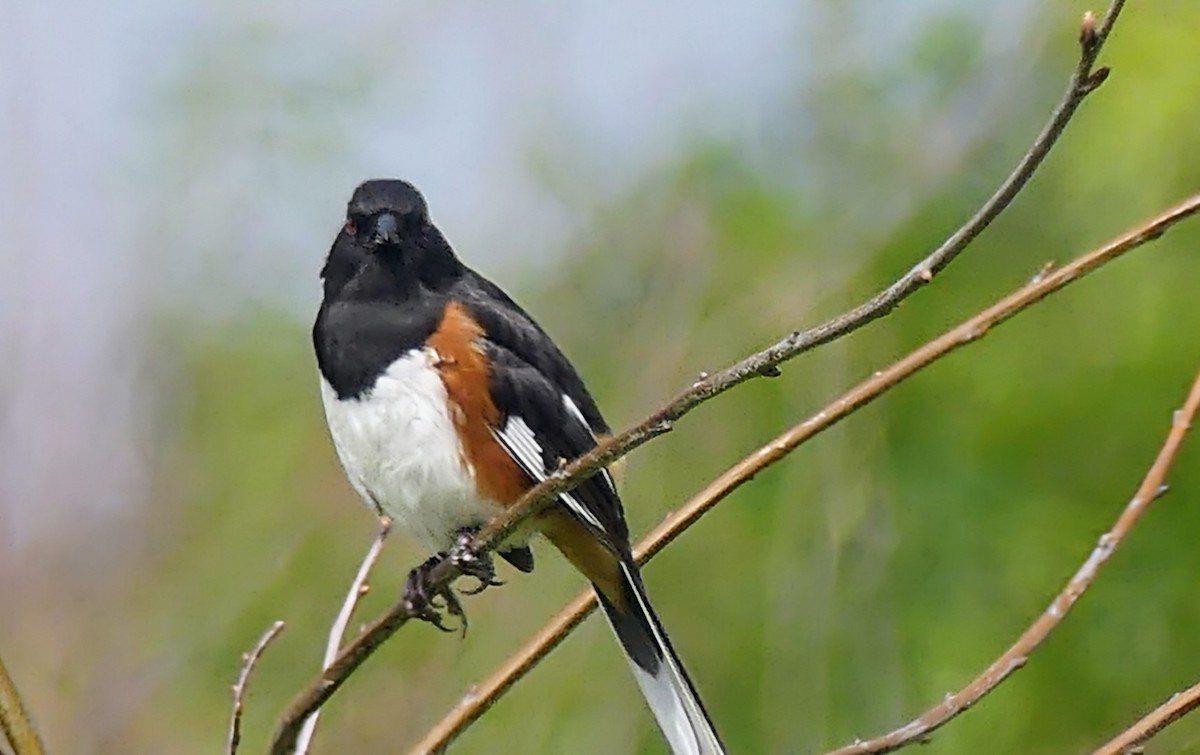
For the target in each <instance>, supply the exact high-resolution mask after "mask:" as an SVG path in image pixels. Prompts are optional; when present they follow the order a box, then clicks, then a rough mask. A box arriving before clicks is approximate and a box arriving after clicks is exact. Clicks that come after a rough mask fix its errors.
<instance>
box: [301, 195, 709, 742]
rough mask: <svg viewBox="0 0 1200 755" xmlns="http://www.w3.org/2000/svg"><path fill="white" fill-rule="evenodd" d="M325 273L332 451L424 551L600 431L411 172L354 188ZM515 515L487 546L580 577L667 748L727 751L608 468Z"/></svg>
mask: <svg viewBox="0 0 1200 755" xmlns="http://www.w3.org/2000/svg"><path fill="white" fill-rule="evenodd" d="M321 277H322V278H323V279H324V300H323V301H322V302H321V309H320V312H319V313H318V314H317V320H316V324H315V325H314V326H313V344H314V346H315V347H316V353H317V363H318V365H319V366H320V370H321V378H322V380H321V396H322V399H323V400H324V404H325V416H326V419H327V420H328V422H329V430H330V433H331V434H332V436H333V443H334V446H335V447H336V448H337V454H338V457H339V458H340V459H341V462H342V466H343V467H344V468H345V470H346V475H347V477H349V479H350V484H351V485H353V486H354V489H355V490H356V491H358V494H359V495H360V496H362V498H363V500H364V501H365V502H366V503H367V504H368V505H369V506H370V507H371V508H372V509H374V510H375V511H376V512H377V513H379V514H381V515H386V516H388V517H390V518H391V519H392V520H393V521H394V522H395V523H396V524H397V525H399V526H400V527H401V528H402V529H404V530H406V531H407V532H409V533H410V534H412V535H413V536H414V537H416V538H417V539H418V540H420V541H421V542H422V543H423V544H424V545H426V546H428V547H430V548H431V549H433V550H434V551H438V552H447V551H449V550H451V549H452V548H453V546H454V545H455V544H456V542H458V541H459V539H460V538H462V537H463V536H464V533H470V532H472V531H475V530H477V529H478V528H479V527H481V526H482V525H484V524H486V523H487V522H488V521H489V520H490V519H492V518H493V517H494V516H495V515H496V514H497V513H499V512H500V511H502V510H503V509H504V508H505V507H508V506H511V505H512V504H513V503H515V502H516V501H517V500H518V499H519V498H520V497H521V495H522V494H523V493H524V492H525V491H527V490H528V489H529V488H531V487H532V486H533V485H534V484H536V483H538V482H540V481H541V480H544V479H545V478H546V477H547V476H548V475H550V474H551V473H553V472H554V471H555V470H557V469H558V468H559V466H560V465H561V464H563V463H564V462H566V461H570V460H572V459H575V458H576V457H578V456H580V455H581V454H583V453H586V452H587V451H588V450H590V449H591V448H593V447H594V446H595V445H596V438H597V436H600V435H604V434H607V433H609V432H610V430H609V427H608V424H607V423H606V422H605V421H604V418H603V417H602V416H601V414H600V410H599V409H598V408H597V407H596V402H595V401H594V400H593V399H592V397H591V395H590V394H589V393H588V391H587V388H585V387H584V385H583V381H582V380H581V379H580V378H579V375H578V373H577V372H576V371H575V368H574V367H573V366H572V365H571V363H570V362H569V361H568V360H567V358H566V357H565V356H564V355H563V353H562V351H561V350H559V348H558V346H556V345H555V343H554V341H552V340H551V339H550V337H549V336H548V335H546V333H545V331H543V330H542V329H541V327H539V326H538V324H537V323H536V322H534V321H533V318H531V317H530V316H529V315H528V314H527V313H526V312H525V310H523V309H521V307H519V306H518V305H517V304H516V303H515V302H513V300H512V299H510V298H509V297H508V296H507V295H506V294H505V293H504V292H503V291H501V290H500V288H499V287H497V286H496V285H495V284H494V283H492V282H491V281H489V280H487V279H486V278H484V277H483V276H481V275H479V274H478V273H476V272H475V271H474V270H472V269H470V268H469V267H467V266H466V265H464V264H463V263H462V262H461V261H459V259H458V257H457V256H455V254H454V250H453V249H451V248H450V244H449V243H448V242H447V241H446V239H445V237H444V236H442V234H441V232H440V231H439V230H438V229H437V227H435V226H434V225H433V223H432V222H431V221H430V219H429V212H428V209H427V207H426V204H425V199H424V198H423V197H422V196H421V194H420V193H419V192H418V191H417V190H416V189H415V188H413V186H412V185H411V184H408V183H406V182H404V181H398V180H375V181H367V182H366V183H364V184H362V185H361V186H359V187H358V189H356V190H355V192H354V195H353V197H351V199H350V204H349V207H348V209H347V216H346V224H345V226H344V227H343V228H342V229H341V231H340V232H339V233H338V235H337V238H336V239H334V242H333V247H332V248H331V249H330V251H329V256H328V258H327V259H326V261H325V267H324V268H323V269H322V271H321ZM527 521H528V525H527V526H526V527H525V528H524V529H523V530H522V531H520V532H518V533H517V534H516V535H514V536H512V537H511V538H509V540H508V541H507V542H506V543H505V544H504V545H503V546H502V547H501V548H500V549H499V553H500V555H501V556H502V557H503V558H505V560H507V561H509V562H510V563H511V564H513V565H514V566H515V567H516V568H518V569H520V570H521V571H525V572H528V571H531V570H532V569H533V554H532V553H531V551H530V550H529V546H528V543H529V540H530V537H531V536H532V535H533V534H535V533H541V534H542V535H544V536H545V537H546V538H547V539H548V540H549V541H550V542H551V543H553V544H554V546H555V547H557V548H558V550H560V551H561V552H562V553H563V555H564V556H566V557H567V559H568V560H569V561H570V562H571V563H572V564H574V566H575V567H576V568H577V569H578V570H579V571H580V572H582V573H583V575H584V576H585V577H587V578H588V580H590V581H591V583H592V585H593V586H594V588H595V590H596V595H597V596H598V597H599V599H600V604H601V606H603V608H604V612H605V614H606V615H607V616H608V620H609V622H610V623H611V624H612V627H613V629H614V630H615V632H616V635H617V637H618V639H619V640H620V642H621V646H622V647H623V648H624V650H625V652H626V654H627V655H628V657H629V660H630V663H631V665H632V667H633V671H634V676H635V678H636V679H637V682H638V685H639V686H640V687H641V689H642V692H643V694H644V695H645V697H646V701H647V703H648V704H649V706H650V709H651V710H652V711H653V713H654V717H655V718H656V719H657V721H658V725H659V727H660V728H661V729H662V731H663V734H664V735H665V736H666V739H667V740H668V742H669V743H670V745H671V749H672V750H673V751H674V752H675V753H703V754H704V755H709V754H711V753H721V752H723V748H722V745H721V741H720V739H719V737H718V736H717V733H716V730H715V729H714V728H713V725H712V723H711V722H710V721H709V718H708V715H707V714H706V713H705V710H704V706H703V705H702V704H701V702H700V699H699V697H698V696H697V695H696V690H695V688H694V687H693V686H692V683H691V681H690V680H689V679H688V675H687V672H686V671H684V668H683V664H682V663H681V662H680V661H679V658H678V657H677V656H676V654H675V652H674V650H673V649H672V648H671V643H670V641H669V640H668V639H667V635H666V632H665V631H663V628H662V624H661V623H660V622H659V620H658V617H657V616H656V615H655V613H654V609H652V608H651V607H650V601H649V599H648V598H647V597H646V591H645V588H644V586H643V585H642V579H641V576H640V575H639V573H638V568H637V565H636V564H635V563H634V561H633V557H632V555H631V553H630V546H629V530H628V527H627V525H626V524H625V516H624V513H623V512H622V509H621V499H620V497H619V496H618V494H617V489H616V485H615V484H614V482H613V478H612V476H611V475H610V474H609V473H608V471H607V470H601V471H600V472H598V473H596V474H595V475H593V476H592V477H590V478H589V479H587V480H585V481H584V482H582V483H581V484H580V485H579V486H578V487H576V488H575V489H573V490H572V491H571V492H569V493H564V494H563V495H561V496H559V498H558V500H557V501H556V502H555V503H554V505H552V506H550V507H549V508H547V509H545V510H544V511H543V512H542V513H540V514H538V515H536V516H535V517H532V518H531V519H529V520H527ZM485 579H486V576H485Z"/></svg>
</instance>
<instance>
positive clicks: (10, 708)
mask: <svg viewBox="0 0 1200 755" xmlns="http://www.w3.org/2000/svg"><path fill="white" fill-rule="evenodd" d="M0 731H3V732H4V736H5V737H7V738H8V741H9V744H11V745H12V747H13V755H42V753H43V752H45V748H43V747H42V740H41V739H39V738H38V733H37V729H35V728H34V726H33V719H32V718H30V717H29V712H28V711H27V710H25V703H24V702H23V701H22V700H21V693H20V692H18V691H17V685H16V683H15V682H13V680H12V677H11V676H9V675H8V669H7V668H5V667H4V659H3V658H0Z"/></svg>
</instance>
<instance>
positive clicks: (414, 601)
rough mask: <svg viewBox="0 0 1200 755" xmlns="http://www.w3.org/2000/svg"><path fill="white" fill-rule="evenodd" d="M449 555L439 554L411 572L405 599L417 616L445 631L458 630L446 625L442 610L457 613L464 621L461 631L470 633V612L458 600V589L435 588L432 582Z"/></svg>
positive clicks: (451, 613)
mask: <svg viewBox="0 0 1200 755" xmlns="http://www.w3.org/2000/svg"><path fill="white" fill-rule="evenodd" d="M446 558H448V556H447V554H445V553H439V554H437V555H436V556H433V557H431V558H429V559H427V560H426V561H425V563H423V564H421V565H420V566H418V567H417V568H415V569H413V570H412V571H411V572H409V574H408V580H407V582H406V583H405V585H404V597H403V598H402V600H403V602H404V607H405V609H407V610H408V612H409V614H410V615H411V616H412V617H413V618H415V619H420V620H422V621H428V622H429V623H430V624H433V625H434V626H435V627H437V628H438V629H440V630H442V631H443V632H453V631H454V629H452V628H451V627H449V626H447V625H446V622H445V621H444V620H443V618H442V611H446V612H447V613H449V614H450V615H451V616H456V617H457V618H458V619H459V621H460V622H461V623H462V628H461V631H462V633H463V635H464V636H466V633H467V614H466V612H465V611H464V610H463V607H462V603H460V602H459V601H458V596H456V595H455V594H454V589H453V588H451V587H450V586H449V585H446V586H445V587H442V588H439V589H433V587H432V586H431V585H430V584H429V576H430V574H431V573H432V572H433V570H434V569H435V568H437V566H438V565H439V564H441V563H442V561H443V560H445V559H446ZM439 599H440V600H441V603H442V605H440V606H439V605H438V601H439Z"/></svg>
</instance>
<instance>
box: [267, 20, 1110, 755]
mask: <svg viewBox="0 0 1200 755" xmlns="http://www.w3.org/2000/svg"><path fill="white" fill-rule="evenodd" d="M1123 6H1124V0H1113V2H1112V4H1111V5H1110V6H1109V9H1108V12H1107V13H1106V14H1105V17H1104V20H1103V22H1101V23H1100V24H1099V25H1097V23H1096V21H1095V18H1094V17H1093V16H1091V15H1090V14H1088V15H1086V16H1085V17H1084V21H1083V23H1082V25H1081V30H1080V57H1079V61H1078V63H1077V65H1076V68H1075V70H1074V72H1073V73H1072V75H1071V78H1070V81H1069V82H1068V86H1067V91H1066V93H1065V94H1064V96H1063V98H1062V100H1061V101H1060V102H1059V103H1058V105H1057V106H1056V107H1055V108H1054V111H1053V112H1052V113H1051V117H1050V120H1049V121H1048V122H1047V124H1046V125H1045V126H1044V127H1043V129H1042V131H1041V132H1040V133H1039V134H1038V136H1037V138H1036V139H1035V140H1034V142H1033V145H1032V146H1031V147H1030V149H1029V151H1028V152H1027V153H1026V154H1025V156H1024V157H1023V158H1022V159H1021V161H1020V163H1018V165H1017V167H1016V168H1015V169H1014V170H1013V171H1012V173H1011V174H1010V175H1009V176H1008V177H1007V178H1006V179H1005V181H1004V182H1003V183H1002V184H1001V185H1000V187H999V188H998V189H997V190H996V192H995V193H994V194H993V195H992V196H991V197H990V198H989V199H988V200H987V201H986V202H985V203H984V204H983V206H982V207H981V208H980V209H979V210H978V211H977V212H976V213H975V215H973V216H972V217H971V218H970V219H969V220H968V221H967V222H966V223H965V224H964V225H963V226H962V227H961V228H959V229H958V230H957V231H955V232H954V233H953V234H952V235H951V236H950V237H949V238H947V239H946V241H945V242H943V243H942V244H941V245H940V246H939V247H938V248H937V249H935V250H934V251H933V252H931V253H930V254H929V255H927V256H926V257H925V258H924V259H922V260H921V261H920V262H919V263H917V264H916V265H915V266H913V267H912V268H911V269H910V270H909V271H908V272H907V273H905V274H904V275H903V276H901V277H900V278H899V279H897V280H896V281H895V282H894V283H893V284H892V285H891V286H889V287H888V288H887V289H885V290H883V291H881V292H880V293H878V294H876V295H875V296H873V297H872V298H871V299H869V300H867V301H865V302H863V303H862V304H860V305H859V306H857V307H855V308H853V309H851V310H849V311H847V312H845V313H844V314H842V315H839V316H837V317H835V318H833V319H831V320H828V321H826V322H824V323H821V324H820V325H817V326H815V327H812V328H809V329H807V330H803V331H795V332H793V333H791V334H790V335H788V336H787V337H786V338H784V339H782V340H780V341H779V342H777V343H775V344H773V345H771V346H769V347H767V348H766V349H763V350H762V351H759V352H757V353H755V354H752V355H750V356H748V357H746V358H745V359H743V360H741V361H740V362H737V363H736V364H734V365H732V366H730V367H728V368H726V369H724V370H721V371H720V372H717V373H715V374H713V375H710V376H706V377H703V378H702V379H700V380H698V381H696V382H695V383H693V384H692V386H691V387H690V388H689V389H687V390H686V391H684V392H683V393H681V394H680V395H678V396H677V397H676V398H674V399H672V400H671V401H670V402H669V403H668V404H667V405H666V406H664V407H663V408H661V409H659V410H658V411H656V412H654V413H653V414H651V415H650V416H649V417H648V418H647V419H645V420H644V421H643V422H641V423H640V424H638V425H636V426H635V427H633V428H631V429H629V430H627V431H625V432H623V433H621V434H619V435H615V436H613V437H611V438H609V439H607V440H605V441H603V442H601V443H600V444H599V445H597V447H596V448H594V449H593V450H592V451H590V452H589V453H587V454H584V455H583V456H581V457H579V458H578V459H576V460H575V461H573V462H572V463H570V464H568V465H566V466H565V467H564V468H563V469H561V470H559V471H558V472H557V473H556V474H554V475H552V476H551V477H550V478H549V479H547V480H545V481H544V482H542V483H541V484H539V485H537V486H536V487H534V488H533V489H532V490H530V491H529V492H528V493H527V494H526V495H525V496H523V497H522V499H521V501H519V502H518V503H517V504H516V505H514V506H513V507H511V508H509V509H508V510H507V512H506V513H505V514H503V515H501V516H499V517H497V518H496V519H495V520H493V521H492V522H491V523H490V524H489V525H488V526H487V527H486V528H484V530H483V531H482V532H480V533H479V535H478V536H477V537H476V538H475V540H474V541H473V543H472V549H473V550H474V551H475V552H477V553H483V552H486V551H488V550H490V549H492V548H494V547H495V546H496V545H497V544H498V543H499V542H500V541H501V540H503V538H504V536H505V535H506V534H507V533H508V532H509V531H510V530H511V529H512V528H513V527H515V526H516V525H517V524H518V523H519V521H520V520H522V519H524V518H525V517H528V516H532V515H533V514H534V513H536V512H537V511H539V510H540V509H541V508H543V507H545V506H546V505H548V504H549V503H550V502H551V501H552V500H554V499H555V498H556V497H557V496H558V495H559V494H561V493H563V492H565V491H567V490H568V489H570V488H571V487H572V486H574V485H577V484H579V482H580V481H582V480H584V479H586V478H587V477H589V476H590V475H592V474H594V473H595V472H596V471H597V470H598V469H600V468H601V467H604V466H607V465H609V464H611V463H613V462H614V461H616V460H618V459H619V458H621V457H622V456H624V455H625V454H627V453H629V452H630V451H632V450H634V449H635V448H637V447H639V446H641V445H643V444H645V443H646V442H648V441H650V440H652V439H653V438H656V437H658V436H660V435H663V434H665V433H667V432H670V431H671V429H673V427H674V424H675V422H676V421H677V420H678V419H680V418H681V417H683V416H684V415H685V414H687V413H688V412H690V411H691V410H692V409H694V408H696V407H697V406H699V405H700V404H702V403H704V402H705V401H708V400H710V399H712V398H714V397H716V396H718V395H720V394H722V393H724V392H725V391H727V390H729V389H731V388H733V387H735V386H737V385H740V384H742V383H744V382H746V381H748V380H751V379H753V378H756V377H775V376H777V375H778V374H779V365H780V364H782V363H783V362H785V361H787V360H789V359H792V358H793V357H795V356H797V355H799V354H802V353H804V352H806V351H809V350H811V349H813V348H815V347H817V346H820V345H822V344H825V343H829V342H831V341H834V340H837V339H838V338H841V337H843V336H845V335H848V334H850V333H852V332H854V331H856V330H858V329H859V328H861V327H863V326H864V325H867V324H868V323H870V322H872V321H874V320H877V319H879V318H881V317H884V316H885V315H887V314H888V313H890V312H891V311H892V310H894V309H895V308H896V306H898V305H899V304H900V302H901V301H903V300H904V299H906V298H908V297H909V296H911V295H912V294H913V293H915V292H916V291H917V290H919V289H920V288H921V287H922V286H924V285H925V284H926V283H928V282H930V281H932V280H933V277H934V275H935V274H937V273H938V272H940V271H941V270H943V269H944V268H945V267H946V266H947V265H949V264H950V263H951V262H952V261H953V260H954V259H955V258H956V257H957V256H958V255H959V254H961V253H962V251H963V250H964V249H966V247H967V246H968V245H969V244H970V242H971V241H973V240H974V239H975V237H977V236H978V235H979V234H980V233H981V232H982V231H983V230H984V229H985V228H987V226H988V225H989V224H990V223H991V222H992V221H993V220H995V219H996V217H997V216H998V215H999V214H1000V213H1001V212H1003V211H1004V209H1006V208H1007V207H1008V206H1009V205H1010V204H1011V203H1012V201H1013V199H1015V198H1016V196H1017V194H1019V193H1020V191H1021V189H1022V188H1024V186H1025V185H1026V184H1027V183H1028V181H1029V179H1030V178H1032V176H1033V174H1034V172H1036V170H1037V168H1038V167H1039V166H1040V165H1041V164H1042V162H1043V161H1044V160H1045V158H1046V155H1047V154H1049V152H1050V149H1051V148H1052V147H1053V146H1054V144H1055V143H1056V142H1057V141H1058V138H1059V137H1060V136H1061V135H1062V132H1063V130H1064V129H1065V128H1066V126H1067V124H1068V123H1069V122H1070V121H1071V118H1072V117H1073V116H1074V114H1075V112H1076V111H1077V110H1078V108H1079V105H1080V104H1081V103H1082V102H1083V100H1084V99H1086V97H1087V96H1088V95H1089V94H1091V93H1092V92H1093V91H1095V90H1096V88H1097V87H1099V86H1100V85H1101V84H1102V83H1103V82H1104V80H1105V79H1106V78H1107V75H1108V69H1107V68H1095V67H1094V66H1095V62H1096V60H1097V58H1098V57H1099V55H1100V52H1101V50H1102V49H1103V47H1104V43H1105V42H1106V41H1107V39H1108V36H1109V34H1110V32H1111V31H1112V28H1113V25H1114V24H1115V22H1116V20H1117V17H1118V15H1119V14H1120V12H1121V9H1122V7H1123ZM459 576H461V572H460V571H459V570H458V569H457V568H456V567H455V566H454V565H453V564H452V563H450V562H449V561H446V562H443V563H442V564H441V565H439V566H438V567H437V568H436V569H434V570H433V571H432V573H431V574H430V575H429V579H428V587H429V592H436V591H437V590H438V589H439V588H443V587H446V586H447V585H449V584H450V583H451V582H453V581H454V580H455V579H456V578H458V577H459ZM410 618H412V617H411V616H410V615H409V612H408V611H407V610H406V608H405V607H404V606H403V605H397V606H395V607H394V608H393V609H392V610H390V611H389V612H388V613H387V614H385V615H384V616H383V617H382V618H380V619H379V620H378V621H376V622H375V623H373V624H372V625H371V626H370V627H369V628H368V629H367V630H366V631H364V632H363V633H362V634H360V635H359V636H358V637H357V638H355V639H354V640H353V641H351V643H350V644H349V645H348V646H347V647H346V649H345V650H344V651H343V653H342V654H341V655H340V656H339V658H338V660H337V661H335V662H334V664H333V665H332V666H330V668H328V669H326V671H325V672H323V673H322V674H321V675H320V676H319V677H318V678H317V679H314V680H313V681H312V682H311V683H310V684H309V686H308V687H306V688H305V689H304V690H302V691H301V693H300V694H299V695H297V697H296V698H295V699H294V700H293V701H292V703H291V704H290V705H289V706H288V708H287V710H286V711H285V712H284V714H283V716H282V717H281V719H280V722H279V725H278V728H277V730H276V737H275V743H274V745H273V749H272V753H273V754H274V755H286V753H290V752H293V751H294V742H295V739H296V737H297V736H298V733H299V728H300V726H301V725H302V724H301V723H300V722H301V721H303V720H304V719H305V718H307V717H308V715H310V714H311V713H312V711H314V710H316V709H317V708H319V707H320V706H321V705H322V704H324V702H325V701H326V700H327V699H328V698H329V697H330V696H332V695H333V694H334V693H335V692H336V691H337V690H338V688H339V687H340V686H341V684H342V683H343V682H344V681H345V679H346V677H347V676H349V675H350V674H351V673H353V672H354V669H356V668H357V667H358V666H359V665H360V664H361V663H362V662H363V661H364V660H366V658H368V657H370V655H371V654H373V653H374V652H375V650H376V648H378V647H379V646H380V645H381V644H382V643H383V642H385V641H386V640H387V639H388V637H390V636H391V635H392V634H394V633H395V632H396V631H397V630H398V629H399V628H400V627H401V626H403V625H404V624H405V623H407V621H408V620H409V619H410Z"/></svg>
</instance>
